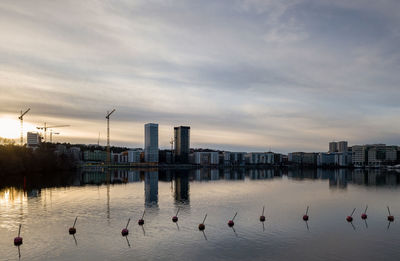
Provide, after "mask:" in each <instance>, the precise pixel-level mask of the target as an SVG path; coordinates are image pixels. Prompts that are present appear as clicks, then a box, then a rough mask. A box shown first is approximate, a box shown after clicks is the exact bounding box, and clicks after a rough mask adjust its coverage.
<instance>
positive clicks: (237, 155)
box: [224, 151, 246, 166]
mask: <svg viewBox="0 0 400 261" xmlns="http://www.w3.org/2000/svg"><path fill="white" fill-rule="evenodd" d="M245 156H246V152H230V151H224V165H239V166H242V165H245V163H246V161H245Z"/></svg>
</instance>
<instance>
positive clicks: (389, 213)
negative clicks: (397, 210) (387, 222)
mask: <svg viewBox="0 0 400 261" xmlns="http://www.w3.org/2000/svg"><path fill="white" fill-rule="evenodd" d="M386 207H387V210H388V213H389V216H391V215H392V214H390V209H389V206H386Z"/></svg>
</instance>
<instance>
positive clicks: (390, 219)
mask: <svg viewBox="0 0 400 261" xmlns="http://www.w3.org/2000/svg"><path fill="white" fill-rule="evenodd" d="M387 210H388V212H389V216H388V217H387V220H388V221H389V222H393V221H394V216H392V214H390V209H389V206H388V207H387Z"/></svg>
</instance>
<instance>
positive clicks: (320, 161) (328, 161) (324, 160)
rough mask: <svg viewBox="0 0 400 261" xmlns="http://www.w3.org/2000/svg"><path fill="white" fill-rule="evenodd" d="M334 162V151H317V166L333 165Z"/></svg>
mask: <svg viewBox="0 0 400 261" xmlns="http://www.w3.org/2000/svg"><path fill="white" fill-rule="evenodd" d="M334 164H335V153H323V152H321V153H318V155H317V166H333V165H334Z"/></svg>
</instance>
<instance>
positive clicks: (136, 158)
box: [128, 150, 142, 163]
mask: <svg viewBox="0 0 400 261" xmlns="http://www.w3.org/2000/svg"><path fill="white" fill-rule="evenodd" d="M141 153H142V151H141V150H128V162H129V163H139V162H140V154H141Z"/></svg>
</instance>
